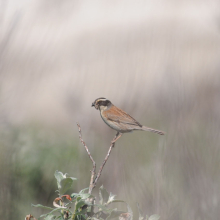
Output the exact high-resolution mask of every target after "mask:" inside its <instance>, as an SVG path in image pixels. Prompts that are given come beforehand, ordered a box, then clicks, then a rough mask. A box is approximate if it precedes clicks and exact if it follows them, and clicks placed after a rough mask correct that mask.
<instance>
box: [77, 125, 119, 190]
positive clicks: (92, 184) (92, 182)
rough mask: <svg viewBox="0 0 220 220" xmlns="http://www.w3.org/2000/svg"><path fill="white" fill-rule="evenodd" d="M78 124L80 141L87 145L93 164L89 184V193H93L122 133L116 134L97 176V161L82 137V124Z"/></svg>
mask: <svg viewBox="0 0 220 220" xmlns="http://www.w3.org/2000/svg"><path fill="white" fill-rule="evenodd" d="M77 126H78V129H79V139H80V141H81V142H82V144H83V145H84V147H85V149H86V151H87V153H88V155H89V158H90V160H91V161H92V164H93V169H92V171H91V179H90V184H89V193H90V194H91V192H92V190H93V189H94V188H95V186H96V183H97V181H98V179H99V177H100V176H101V173H102V170H103V168H104V166H105V164H106V162H107V160H108V158H109V156H110V153H111V151H112V148H113V147H114V146H115V142H116V141H117V140H118V139H119V138H120V137H121V135H122V134H121V133H119V132H117V134H116V135H115V137H114V139H113V140H112V142H111V145H110V147H109V150H108V153H107V155H106V157H105V159H104V161H103V163H102V165H101V166H100V168H99V172H98V174H97V176H95V175H96V163H95V161H94V159H93V158H92V155H91V153H90V152H89V149H88V147H87V146H86V143H85V142H84V140H83V139H82V134H81V127H80V125H79V124H78V123H77Z"/></svg>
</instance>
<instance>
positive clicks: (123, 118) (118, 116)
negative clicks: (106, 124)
mask: <svg viewBox="0 0 220 220" xmlns="http://www.w3.org/2000/svg"><path fill="white" fill-rule="evenodd" d="M111 111H114V112H115V114H110V113H107V114H106V117H107V118H108V120H111V121H114V122H117V123H122V124H130V125H136V126H140V127H142V125H141V124H140V123H139V122H137V121H136V120H135V119H134V118H133V117H131V116H130V115H129V114H127V113H126V112H124V111H123V110H121V109H119V108H116V107H115V106H112V109H111Z"/></svg>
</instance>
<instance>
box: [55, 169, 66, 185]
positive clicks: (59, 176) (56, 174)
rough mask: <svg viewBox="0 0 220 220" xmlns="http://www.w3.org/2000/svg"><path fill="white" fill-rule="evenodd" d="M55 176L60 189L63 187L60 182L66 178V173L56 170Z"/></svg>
mask: <svg viewBox="0 0 220 220" xmlns="http://www.w3.org/2000/svg"><path fill="white" fill-rule="evenodd" d="M54 176H55V178H56V179H57V186H58V189H60V188H61V185H60V182H61V180H63V179H65V178H66V174H63V173H62V172H60V171H58V170H56V171H55V173H54Z"/></svg>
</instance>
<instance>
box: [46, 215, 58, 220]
mask: <svg viewBox="0 0 220 220" xmlns="http://www.w3.org/2000/svg"><path fill="white" fill-rule="evenodd" d="M55 218H56V216H54V215H48V216H47V217H46V218H44V220H52V219H55Z"/></svg>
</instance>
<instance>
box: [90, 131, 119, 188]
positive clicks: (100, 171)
mask: <svg viewBox="0 0 220 220" xmlns="http://www.w3.org/2000/svg"><path fill="white" fill-rule="evenodd" d="M119 134H120V133H119V132H117V134H116V135H115V137H114V139H113V140H112V144H111V145H110V147H109V150H108V153H107V155H106V157H105V159H104V161H103V163H102V166H100V168H99V172H98V174H97V176H96V178H95V180H94V182H93V184H94V186H95V185H96V183H97V181H98V179H99V177H100V176H101V173H102V170H103V168H104V166H105V164H106V162H107V160H108V158H109V156H110V153H111V151H112V148H113V147H114V145H115V140H116V139H117V137H118V136H119Z"/></svg>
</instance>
